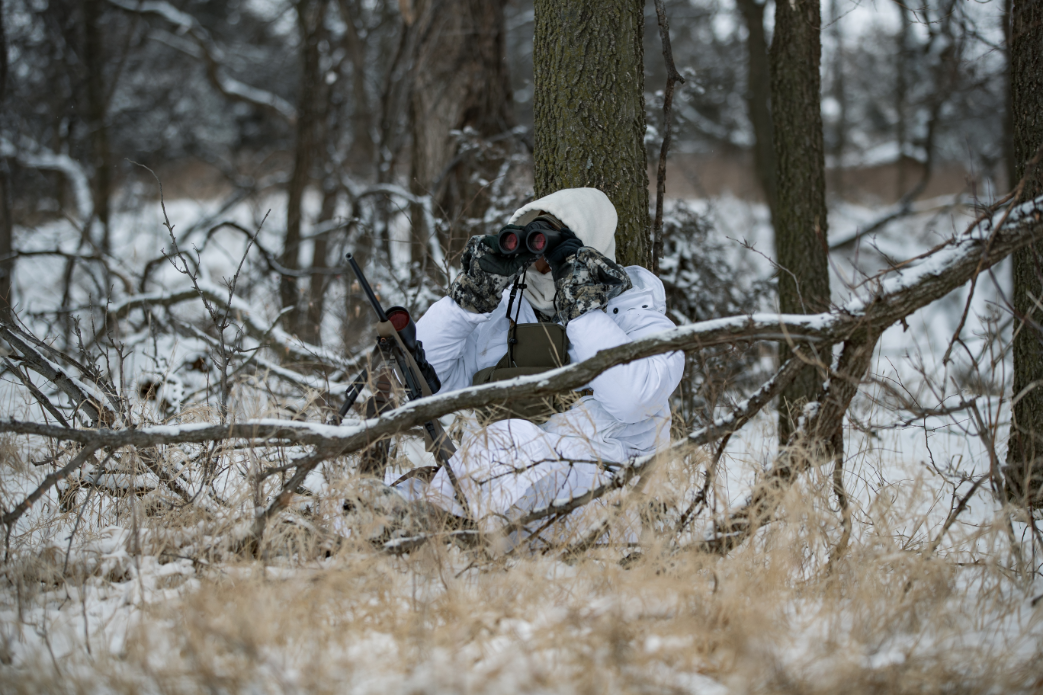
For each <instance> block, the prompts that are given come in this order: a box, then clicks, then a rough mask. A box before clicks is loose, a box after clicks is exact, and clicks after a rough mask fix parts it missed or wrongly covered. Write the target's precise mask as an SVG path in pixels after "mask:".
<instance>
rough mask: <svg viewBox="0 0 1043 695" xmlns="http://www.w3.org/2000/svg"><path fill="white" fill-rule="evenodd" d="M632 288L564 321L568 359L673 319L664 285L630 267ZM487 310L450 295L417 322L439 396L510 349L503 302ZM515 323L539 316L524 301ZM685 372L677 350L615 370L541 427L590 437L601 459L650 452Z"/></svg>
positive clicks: (661, 439)
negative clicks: (481, 311)
mask: <svg viewBox="0 0 1043 695" xmlns="http://www.w3.org/2000/svg"><path fill="white" fill-rule="evenodd" d="M626 271H627V274H628V275H629V276H630V279H631V281H632V282H633V285H634V286H633V288H632V289H630V290H627V291H626V292H624V293H623V294H621V295H619V296H618V297H616V298H615V299H613V300H612V301H610V302H609V304H608V306H607V307H606V308H605V309H603V310H595V311H590V312H588V313H586V314H584V315H583V316H580V317H579V318H576V319H574V320H572V321H571V322H569V324H568V326H567V327H566V333H567V334H568V337H569V343H570V347H569V359H570V361H571V362H572V363H576V362H580V361H582V360H585V359H587V358H590V357H592V356H594V354H595V353H597V352H598V351H599V350H604V349H607V348H611V347H615V346H617V345H621V344H623V343H627V342H630V341H632V340H636V339H638V338H642V337H645V336H648V335H651V334H653V333H658V332H660V331H664V330H668V329H670V328H673V327H674V324H673V323H672V322H671V321H670V320H669V319H668V318H666V315H665V314H666V294H665V292H664V290H663V283H662V282H661V281H660V280H659V278H657V277H656V276H655V275H653V274H652V273H650V272H649V271H647V270H645V269H644V268H642V267H640V266H628V267H627V268H626ZM508 296H509V292H508V291H506V290H505V291H504V293H503V297H502V299H501V301H500V305H499V306H498V307H497V308H496V310H495V311H493V312H491V313H488V314H473V313H470V312H468V311H465V310H464V309H462V308H461V307H460V306H459V305H458V304H457V303H456V302H454V301H453V300H452V299H450V298H449V297H445V298H443V299H441V300H439V301H438V302H436V303H435V304H434V305H432V306H431V308H430V309H428V310H427V312H426V313H425V314H424V316H423V317H422V318H421V319H420V320H419V321H417V338H419V339H420V340H421V341H423V344H424V351H425V353H426V354H427V359H428V361H429V362H430V363H431V365H432V366H433V367H434V368H435V370H437V372H438V376H439V378H440V379H441V381H442V389H441V391H440V393H446V392H449V391H454V390H456V389H460V388H464V387H467V386H470V385H471V380H472V378H473V377H474V375H475V373H476V372H478V371H479V370H481V369H484V368H486V367H491V366H493V365H495V364H496V363H497V362H498V361H499V360H500V358H501V357H503V355H504V354H505V353H506V352H507V329H508V325H509V322H508V319H507V301H508ZM516 301H521V313H520V316H519V319H518V320H519V322H520V323H533V322H535V321H536V314H535V312H534V311H533V309H532V307H531V305H530V304H529V302H528V301H526V300H525V299H524V298H521V297H519V298H518V300H516ZM683 370H684V356H683V354H682V353H680V352H673V353H669V354H665V355H656V356H654V357H646V358H644V359H641V360H636V361H634V362H630V363H628V364H624V365H620V366H618V367H613V368H612V369H610V370H608V371H607V372H605V373H604V374H602V375H601V376H599V377H597V378H596V379H594V380H593V381H592V382H591V383H590V384H589V386H588V388H590V389H592V391H593V394H594V395H593V396H587V397H584V398H581V399H580V400H579V401H578V402H577V403H576V404H575V405H573V406H572V408H570V409H569V410H568V411H566V412H564V413H559V414H557V415H555V416H553V417H552V418H551V419H550V420H549V421H547V422H546V423H545V424H543V425H541V426H540V427H541V429H543V430H544V431H545V432H547V433H550V434H558V435H566V436H568V435H575V436H580V437H584V438H586V439H588V440H589V441H590V444H591V446H592V447H593V450H594V451H595V452H596V453H597V455H598V456H599V457H600V458H601V460H602V461H610V462H623V461H626V460H628V459H630V458H632V457H634V456H640V455H643V454H648V453H652V452H653V451H655V450H656V449H657V447H659V446H662V445H665V444H666V443H668V442H669V438H670V406H669V402H668V400H669V397H670V394H671V393H673V391H674V389H675V388H677V385H678V383H680V380H681V374H682V372H683Z"/></svg>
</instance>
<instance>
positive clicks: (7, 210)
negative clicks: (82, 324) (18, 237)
mask: <svg viewBox="0 0 1043 695" xmlns="http://www.w3.org/2000/svg"><path fill="white" fill-rule="evenodd" d="M5 29H6V27H5V26H4V1H3V0H0V120H2V119H3V117H4V115H5V111H6V110H5V108H4V99H5V97H6V96H7V32H6V31H5ZM9 168H10V164H9V163H8V160H7V159H6V158H4V159H0V320H3V321H8V322H10V321H11V320H12V318H13V317H12V314H13V310H12V306H13V305H14V297H12V296H11V288H12V286H13V285H14V258H13V257H12V253H13V251H14V222H13V221H12V220H11V188H10V176H9Z"/></svg>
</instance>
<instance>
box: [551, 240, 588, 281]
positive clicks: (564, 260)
mask: <svg viewBox="0 0 1043 695" xmlns="http://www.w3.org/2000/svg"><path fill="white" fill-rule="evenodd" d="M558 234H560V235H561V237H560V239H561V241H559V242H558V245H557V246H555V247H554V248H552V249H551V250H550V251H549V252H548V253H545V254H543V260H545V261H547V265H549V266H550V271H551V273H552V274H553V276H554V280H555V281H557V280H560V279H561V278H562V277H564V275H565V270H566V268H567V266H568V261H569V257H570V256H572V255H574V254H575V253H576V252H577V251H579V250H580V247H582V246H583V242H582V241H580V240H579V237H578V236H576V233H575V232H574V231H572V230H571V229H569V228H568V227H562V229H561V230H560V231H559V232H558Z"/></svg>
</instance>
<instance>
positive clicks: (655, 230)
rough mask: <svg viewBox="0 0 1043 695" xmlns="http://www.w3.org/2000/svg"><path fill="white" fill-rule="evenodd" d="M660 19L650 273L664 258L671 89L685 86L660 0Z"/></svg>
mask: <svg viewBox="0 0 1043 695" xmlns="http://www.w3.org/2000/svg"><path fill="white" fill-rule="evenodd" d="M655 11H656V16H657V17H658V19H659V37H660V39H662V42H663V60H664V61H665V62H666V91H665V92H664V94H663V144H662V146H661V147H660V148H659V168H658V169H657V170H656V187H655V189H656V195H655V222H653V224H652V272H653V273H656V274H658V273H659V259H660V257H661V256H662V255H663V198H664V197H665V196H666V154H667V152H669V151H670V137H671V132H670V115H671V112H672V110H673V105H674V88H675V87H676V86H677V83H678V82H680V83H681V84H684V78H683V77H681V74H680V73H679V72H677V68H676V67H674V53H673V50H671V48H670V19H669V18H668V17H667V16H666V7H665V6H664V4H663V0H655Z"/></svg>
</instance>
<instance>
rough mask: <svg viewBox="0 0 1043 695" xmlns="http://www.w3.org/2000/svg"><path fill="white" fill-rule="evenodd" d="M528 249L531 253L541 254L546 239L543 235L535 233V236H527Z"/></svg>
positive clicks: (545, 246) (545, 245) (545, 244)
mask: <svg viewBox="0 0 1043 695" xmlns="http://www.w3.org/2000/svg"><path fill="white" fill-rule="evenodd" d="M529 248H530V249H532V252H533V253H543V249H545V248H547V237H546V235H544V234H540V233H539V232H536V233H535V234H530V235H529Z"/></svg>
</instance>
